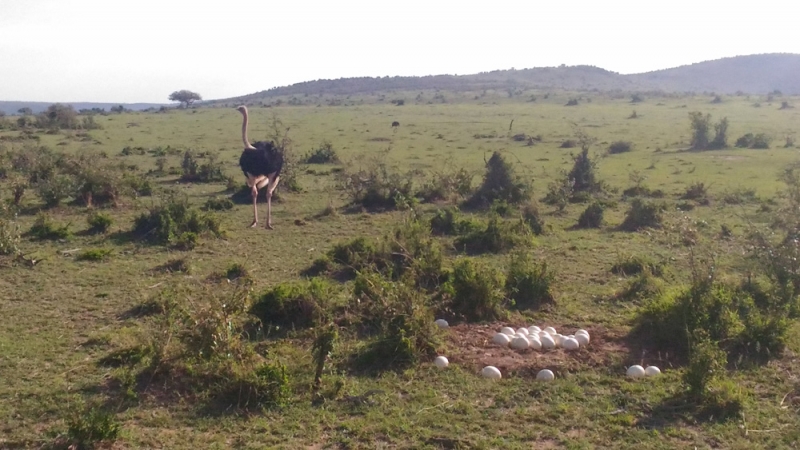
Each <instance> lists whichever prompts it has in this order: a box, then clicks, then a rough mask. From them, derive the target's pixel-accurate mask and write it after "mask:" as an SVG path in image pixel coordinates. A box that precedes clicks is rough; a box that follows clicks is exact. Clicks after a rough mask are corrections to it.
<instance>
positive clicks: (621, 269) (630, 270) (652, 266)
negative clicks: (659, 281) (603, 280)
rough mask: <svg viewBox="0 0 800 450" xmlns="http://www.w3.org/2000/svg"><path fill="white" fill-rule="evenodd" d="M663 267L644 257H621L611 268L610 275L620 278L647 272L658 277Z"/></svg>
mask: <svg viewBox="0 0 800 450" xmlns="http://www.w3.org/2000/svg"><path fill="white" fill-rule="evenodd" d="M663 270H664V265H663V264H662V263H657V262H655V261H653V260H652V259H650V258H648V257H646V256H640V255H637V256H623V257H621V258H620V259H619V260H618V261H617V262H615V263H614V265H613V266H611V273H613V274H616V275H622V276H630V275H638V274H640V273H642V272H649V273H650V274H652V275H655V276H657V277H660V276H661V275H662V273H663Z"/></svg>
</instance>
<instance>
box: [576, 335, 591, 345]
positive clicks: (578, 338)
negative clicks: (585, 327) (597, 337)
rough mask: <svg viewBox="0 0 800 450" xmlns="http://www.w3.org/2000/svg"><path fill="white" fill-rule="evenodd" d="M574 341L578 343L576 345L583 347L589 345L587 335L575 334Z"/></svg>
mask: <svg viewBox="0 0 800 450" xmlns="http://www.w3.org/2000/svg"><path fill="white" fill-rule="evenodd" d="M574 339H575V340H576V341H578V343H579V344H581V345H582V346H584V347H585V346H587V345H589V335H588V334H576V335H575V338H574Z"/></svg>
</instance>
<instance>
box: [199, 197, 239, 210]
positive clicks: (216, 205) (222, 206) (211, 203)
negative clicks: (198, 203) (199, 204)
mask: <svg viewBox="0 0 800 450" xmlns="http://www.w3.org/2000/svg"><path fill="white" fill-rule="evenodd" d="M203 209H204V210H206V211H227V210H229V209H233V201H232V200H231V199H229V198H220V197H214V198H210V199H208V200H206V204H205V205H204V206H203Z"/></svg>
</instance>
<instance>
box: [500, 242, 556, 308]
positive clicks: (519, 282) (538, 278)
mask: <svg viewBox="0 0 800 450" xmlns="http://www.w3.org/2000/svg"><path fill="white" fill-rule="evenodd" d="M555 278H556V277H555V274H554V273H553V272H552V271H550V270H548V268H547V263H546V262H541V263H538V262H535V261H533V260H532V258H531V257H530V255H529V254H528V253H527V252H525V251H522V252H517V253H515V254H513V255H512V256H511V261H510V264H509V267H508V273H507V274H506V281H505V293H506V297H507V298H509V299H511V300H513V301H514V304H513V305H514V308H516V309H520V310H535V309H539V308H541V307H542V305H550V304H554V303H555V298H554V297H553V293H552V287H553V283H554V282H555Z"/></svg>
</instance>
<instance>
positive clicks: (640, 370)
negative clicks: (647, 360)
mask: <svg viewBox="0 0 800 450" xmlns="http://www.w3.org/2000/svg"><path fill="white" fill-rule="evenodd" d="M628 376H629V377H631V378H641V377H643V376H644V367H642V366H640V365H638V364H636V365H635V366H630V367H628Z"/></svg>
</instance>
